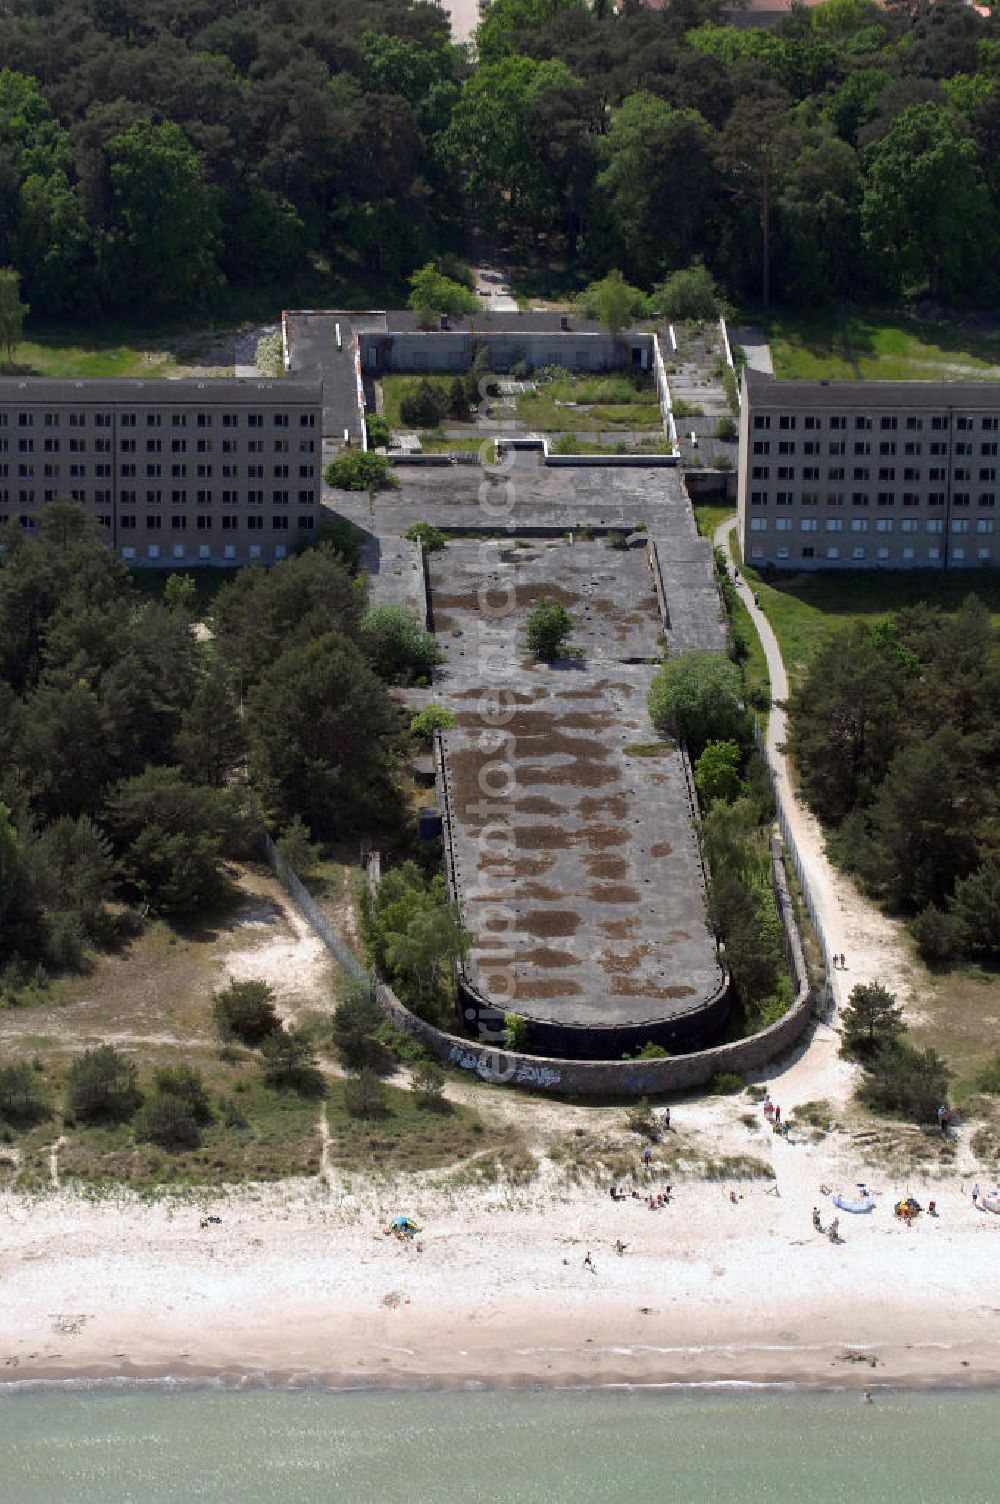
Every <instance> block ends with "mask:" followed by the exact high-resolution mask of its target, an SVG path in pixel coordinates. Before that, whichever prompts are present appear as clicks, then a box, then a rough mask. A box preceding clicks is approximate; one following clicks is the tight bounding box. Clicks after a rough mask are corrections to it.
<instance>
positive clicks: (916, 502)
mask: <svg viewBox="0 0 1000 1504" xmlns="http://www.w3.org/2000/svg"><path fill="white" fill-rule="evenodd" d="M947 500H948V498H947V496H946V494H945V492H944V491H928V492H927V494H926V496H921V495H920V494H919V493H918V492H916V491H903V492H901V493H898V492H896V491H879V492H877V493H876V502H877V505H878V506H880V507H892V506H895V505H896V502H897V501H898V502H901V503H902V505H903V506H904V507H919V506H923V505H924V504H926V505H927V506H929V507H943V506H945V505H946V504H947ZM772 501H773V502H774V505H775V506H777V507H792V506H795V504H796V502H798V504H799V506H803V507H818V506H819V504H820V493H819V492H818V491H802V492H801V493H800V494H799V495H798V496H796V494H795V492H794V491H775V492H774V493H773V495H772V493H770V492H768V491H751V492H750V505H751V506H752V507H766V506H769V505H770V503H771V502H772ZM825 501H826V505H827V506H828V507H842V506H843V505H844V492H843V491H827V492H826V496H825ZM951 504H952V506H953V507H971V506H972V505H973V495H972V492H971V491H954V492H953V493H952V497H951ZM996 504H997V493H996V492H995V491H980V492H979V494H978V496H976V498H975V505H976V506H978V507H995V506H996ZM870 505H871V496H870V495H869V494H868V492H867V491H852V492H851V506H852V507H867V506H870Z"/></svg>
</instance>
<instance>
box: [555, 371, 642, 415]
mask: <svg viewBox="0 0 1000 1504" xmlns="http://www.w3.org/2000/svg"><path fill="white" fill-rule="evenodd" d="M539 390H540V391H541V392H544V393H545V394H546V395H547V396H550V397H552V398H553V400H554V401H558V402H587V403H599V404H601V405H602V406H603V405H607V404H608V403H610V404H612V405H615V406H624V407H655V408H656V409H657V411H659V397H658V396H657V394H656V388H655V386H654V385H653V380H652V377H649V378H648V379H647V380H645V381H643V382H641V383H638V384H637V383H635V382H633V381H632V380H631V378H630V377H628V376H623V375H615V374H614V373H613V372H612V373H610V374H607V375H601V376H585V375H582V374H577V373H575V372H569V373H567V374H566V375H565V376H557V377H556V378H555V379H554V380H553V381H545V382H542V383H541V386H540V388H539Z"/></svg>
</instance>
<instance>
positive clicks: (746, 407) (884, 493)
mask: <svg viewBox="0 0 1000 1504" xmlns="http://www.w3.org/2000/svg"><path fill="white" fill-rule="evenodd" d="M739 465H740V468H739V530H740V539H741V543H742V547H743V557H744V558H745V559H746V561H747V562H748V563H750V564H753V565H755V566H757V567H760V566H761V565H767V564H771V565H774V566H775V567H777V568H779V569H833V568H844V567H846V568H849V569H863V568H870V567H878V568H886V569H968V568H976V567H979V568H982V567H983V566H984V565H986V566H989V565H995V564H996V563H997V562H998V560H1000V540H998V539H997V537H996V536H995V534H996V528H997V516H998V506H997V499H998V497H1000V382H971V381H969V382H965V381H963V382H950V383H949V382H940V381H777V380H775V378H774V377H773V376H767V375H764V374H762V373H761V372H759V371H754V370H751V369H749V368H747V369H746V371H745V372H744V378H743V406H742V413H741V419H740V461H739Z"/></svg>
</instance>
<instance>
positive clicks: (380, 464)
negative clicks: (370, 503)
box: [323, 449, 399, 491]
mask: <svg viewBox="0 0 1000 1504" xmlns="http://www.w3.org/2000/svg"><path fill="white" fill-rule="evenodd" d="M323 479H324V480H325V481H326V483H327V485H328V486H333V487H334V488H335V489H336V490H338V491H391V490H393V489H394V488H395V487H396V486H398V485H399V481H398V480H397V479H396V477H395V475H394V474H393V471H392V466H391V464H390V463H389V459H388V456H387V455H384V454H373V453H372V452H371V450H369V451H368V453H367V454H366V453H365V451H364V450H363V449H345V450H344V452H343V454H338V455H337V458H336V459H334V460H331V461H330V463H329V464H328V465H327V467H326V469H325V470H324V471H323Z"/></svg>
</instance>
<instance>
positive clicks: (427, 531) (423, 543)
mask: <svg viewBox="0 0 1000 1504" xmlns="http://www.w3.org/2000/svg"><path fill="white" fill-rule="evenodd" d="M403 537H404V538H409V540H410V542H411V543H419V544H420V547H421V548H422V549H423V551H424V553H425V554H436V553H438V552H439V551H440V550H441V549H442V548H444V546H445V544H446V543H447V541H448V540H447V538H446V537H445V535H444V533H443V532H442V531H441V529H440V528H439V527H432V526H431V524H430V523H429V522H412V523H411V524H410V526H409V527H408V528H407V529H406V532H405V533H404V534H403Z"/></svg>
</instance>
